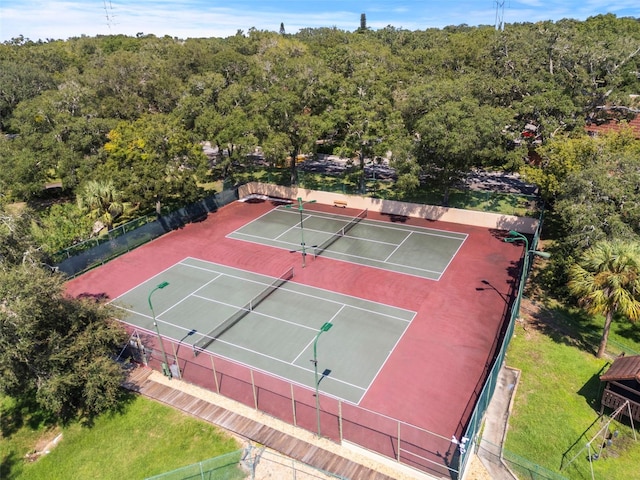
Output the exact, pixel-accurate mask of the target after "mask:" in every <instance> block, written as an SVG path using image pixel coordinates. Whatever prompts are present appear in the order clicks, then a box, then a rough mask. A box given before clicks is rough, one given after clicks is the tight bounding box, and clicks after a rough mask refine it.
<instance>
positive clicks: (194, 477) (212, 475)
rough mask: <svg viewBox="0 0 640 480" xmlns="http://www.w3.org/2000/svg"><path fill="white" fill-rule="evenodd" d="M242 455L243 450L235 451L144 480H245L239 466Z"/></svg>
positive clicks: (244, 475) (244, 472) (245, 475)
mask: <svg viewBox="0 0 640 480" xmlns="http://www.w3.org/2000/svg"><path fill="white" fill-rule="evenodd" d="M244 454H245V452H244V450H237V451H235V452H231V453H227V454H225V455H220V456H218V457H214V458H210V459H208V460H204V461H202V462H198V463H193V464H191V465H187V466H186V467H181V468H177V469H176V470H171V471H170V472H165V473H161V474H160V475H155V476H153V477H148V478H147V479H146V480H241V479H244V478H247V473H246V470H245V469H243V468H242V465H241V461H242V459H243V457H244Z"/></svg>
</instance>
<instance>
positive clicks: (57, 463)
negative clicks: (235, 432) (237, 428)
mask: <svg viewBox="0 0 640 480" xmlns="http://www.w3.org/2000/svg"><path fill="white" fill-rule="evenodd" d="M1 400H2V402H1V404H0V405H1V408H2V412H1V414H2V447H1V449H0V454H1V458H2V465H1V472H0V478H2V479H3V480H20V479H29V480H40V479H42V480H45V479H46V480H52V479H61V480H62V479H64V480H67V479H75V478H77V479H86V478H92V479H104V480H108V479H114V480H121V479H124V478H132V479H133V478H135V479H142V478H145V477H149V476H152V475H157V474H160V473H163V472H166V471H169V470H173V469H176V468H179V467H182V466H185V465H189V464H191V463H196V462H199V461H202V460H205V459H209V458H212V457H215V456H218V455H222V454H225V453H229V452H233V451H235V450H238V449H239V448H240V445H239V444H238V443H237V441H236V440H235V439H233V438H232V437H230V436H228V435H227V434H226V433H224V432H222V431H221V430H219V429H216V428H215V427H214V426H212V425H209V424H207V423H205V422H201V421H199V420H196V419H194V418H192V417H190V416H187V415H185V414H183V413H181V412H178V411H176V410H174V409H172V408H169V407H166V406H164V405H161V404H158V403H156V402H153V401H151V400H148V399H145V398H143V397H139V396H132V397H131V399H130V401H129V402H128V403H126V404H125V405H124V407H123V411H122V412H121V413H115V414H109V415H103V416H100V417H99V418H97V419H96V420H95V422H94V424H93V425H92V426H90V427H88V426H83V425H81V424H79V423H74V424H72V425H69V426H67V427H64V428H62V429H60V428H59V427H56V426H55V425H52V424H50V423H47V422H46V421H44V420H43V419H41V418H38V417H37V416H36V415H33V414H30V413H28V412H26V411H24V410H22V409H20V408H19V407H18V406H17V404H16V403H15V402H14V401H13V400H11V399H8V398H6V397H5V398H2V399H1ZM59 431H61V432H62V433H63V438H62V440H61V441H60V442H59V444H58V445H57V446H56V447H55V448H54V449H53V450H51V453H49V454H48V455H44V456H42V457H40V458H39V459H38V460H36V461H35V462H31V463H30V462H26V461H25V455H26V454H27V453H29V452H32V451H34V449H35V446H36V444H37V442H38V441H39V440H41V439H42V438H46V437H48V438H51V437H53V436H55V434H56V433H58V432H59Z"/></svg>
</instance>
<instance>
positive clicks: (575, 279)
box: [568, 241, 640, 358]
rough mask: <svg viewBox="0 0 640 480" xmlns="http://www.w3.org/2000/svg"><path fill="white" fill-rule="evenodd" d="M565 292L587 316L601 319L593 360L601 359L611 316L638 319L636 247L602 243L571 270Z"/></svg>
mask: <svg viewBox="0 0 640 480" xmlns="http://www.w3.org/2000/svg"><path fill="white" fill-rule="evenodd" d="M569 275H570V279H571V280H570V281H569V285H568V286H569V290H570V291H571V292H572V293H573V294H574V295H576V296H577V297H578V298H579V301H580V303H581V304H582V305H583V306H584V307H585V308H586V309H587V311H588V312H589V313H592V314H598V315H604V317H605V322H604V328H603V330H602V337H601V338H600V344H599V346H598V352H597V354H596V355H597V356H598V357H599V358H601V357H603V356H604V354H605V351H606V348H607V341H608V338H609V331H610V330H611V323H612V322H613V318H614V315H616V314H621V315H624V316H626V317H627V318H629V320H631V321H636V320H637V319H638V318H639V317H640V244H639V243H635V242H634V243H625V242H621V241H602V242H599V243H597V244H596V245H594V246H593V247H591V248H590V249H588V250H586V251H585V252H584V254H583V256H582V258H581V260H580V261H579V262H578V263H576V264H575V265H574V266H573V267H571V269H570V272H569Z"/></svg>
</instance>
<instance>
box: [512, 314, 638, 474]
mask: <svg viewBox="0 0 640 480" xmlns="http://www.w3.org/2000/svg"><path fill="white" fill-rule="evenodd" d="M525 311H526V310H525ZM528 320H529V321H527V322H526V323H518V324H517V326H516V330H515V336H514V338H513V340H512V342H511V345H510V347H509V351H508V354H507V364H508V365H509V366H511V367H515V368H518V369H520V370H521V371H522V375H521V378H520V382H519V384H518V390H517V392H516V397H515V402H514V407H513V411H512V415H511V417H510V420H509V433H508V436H507V442H506V446H505V448H506V449H507V450H508V451H510V452H513V453H515V454H516V455H518V456H521V457H524V458H526V459H527V460H530V461H532V462H534V463H536V464H538V465H541V466H543V467H545V468H547V469H549V470H551V471H554V472H559V473H560V474H562V475H564V476H565V477H567V478H570V479H581V478H585V479H590V478H591V471H590V465H589V461H588V450H584V451H582V452H580V450H581V449H583V447H585V445H586V444H587V442H589V441H590V440H591V439H592V437H593V436H594V435H595V434H596V433H597V432H598V430H600V428H601V427H603V426H604V422H601V421H596V420H597V419H598V414H599V409H600V395H601V392H602V388H603V387H602V385H601V383H600V381H599V378H598V377H599V375H600V374H601V373H603V372H604V371H605V370H606V368H607V367H608V360H607V359H598V358H596V357H595V355H594V351H595V349H596V346H597V343H598V341H599V338H600V333H601V331H602V330H601V329H602V319H601V318H592V317H588V316H586V315H584V314H583V313H581V312H580V311H578V310H573V309H567V308H564V307H562V306H561V305H559V304H557V303H552V304H551V305H549V306H547V308H543V309H542V313H541V314H534V315H533V318H532V319H531V318H529V319H528ZM530 320H533V322H531V321H530ZM611 338H612V340H613V342H615V343H613V342H612V345H613V348H612V349H611V350H612V353H613V354H618V353H620V348H621V345H622V344H624V345H627V346H628V348H625V349H626V350H628V351H640V343H639V339H640V325H638V324H630V323H628V322H624V321H622V320H619V321H618V322H617V323H616V324H614V326H613V331H612V333H611ZM607 413H610V412H607ZM607 418H608V417H604V419H605V420H604V421H606V419H607ZM594 421H595V422H596V423H594ZM615 429H618V430H619V431H620V436H619V437H618V438H617V439H616V440H615V441H614V443H613V445H612V446H610V447H607V448H605V449H604V450H603V455H602V457H601V458H600V459H599V460H598V461H596V462H593V470H594V475H595V478H612V479H613V478H624V479H629V480H632V479H640V469H638V465H640V425H636V433H637V434H638V439H639V441H638V442H635V441H634V439H633V432H632V430H631V429H630V428H629V422H628V421H627V420H626V419H625V420H623V422H622V423H619V422H613V423H612V424H611V426H610V431H611V432H613V431H614V430H615ZM596 443H597V442H594V443H593V448H594V451H595V450H597V449H599V445H596ZM576 455H578V456H577V458H576V459H575V460H574V461H573V463H571V465H569V466H566V465H567V464H568V463H569V461H570V460H571V459H572V458H574V457H575V456H576ZM563 463H564V465H565V468H564V469H562V470H561V469H560V466H561V465H562V464H563ZM523 478H525V477H523ZM531 478H535V477H531Z"/></svg>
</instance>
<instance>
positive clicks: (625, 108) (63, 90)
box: [0, 14, 640, 251]
mask: <svg viewBox="0 0 640 480" xmlns="http://www.w3.org/2000/svg"><path fill="white" fill-rule="evenodd" d="M639 50H640V22H639V21H638V20H637V19H633V18H617V17H616V16H615V15H611V14H609V15H601V16H597V17H593V18H589V19H587V20H586V21H576V20H562V21H557V22H551V21H549V22H538V23H522V24H509V25H507V26H506V28H505V29H504V30H502V31H498V30H496V29H494V28H492V27H489V26H480V27H470V26H466V25H460V26H450V27H446V28H442V29H428V30H422V31H408V30H403V29H399V28H394V27H391V26H389V27H386V28H383V29H380V30H369V29H366V28H360V29H358V30H357V31H356V32H346V31H342V30H338V29H336V28H318V29H303V30H301V31H299V32H298V33H296V34H293V35H289V34H286V33H284V29H283V28H281V30H280V32H270V31H259V30H255V29H251V30H249V31H248V32H246V33H244V32H242V31H238V33H237V34H236V35H234V36H231V37H228V38H190V39H178V38H172V37H168V36H167V37H162V38H159V37H155V36H153V35H145V34H143V33H140V34H138V35H137V36H136V37H127V36H122V35H113V36H98V37H85V36H83V37H79V38H71V39H68V40H66V41H59V40H55V41H54V40H50V41H49V40H48V41H31V40H29V39H25V38H22V37H21V38H15V39H13V40H12V41H8V42H5V43H3V44H2V45H0V128H1V130H2V133H3V135H2V138H1V139H0V192H1V196H0V198H1V200H0V202H2V203H5V204H7V203H10V202H31V203H32V202H33V201H34V200H37V199H38V198H39V197H41V196H42V195H43V187H44V186H45V185H46V184H48V183H60V184H61V185H62V190H63V194H64V196H65V198H68V199H73V201H72V202H67V203H56V204H55V205H54V206H53V207H51V208H49V209H47V210H46V212H44V211H43V212H41V213H40V214H34V215H36V217H37V221H36V222H35V224H36V227H37V228H36V231H38V229H39V231H41V232H42V231H46V232H47V235H46V236H45V235H41V238H42V239H43V241H44V240H45V237H46V242H45V243H47V245H46V249H48V250H51V251H53V250H56V249H58V248H61V247H64V246H66V245H65V243H66V244H68V243H69V241H70V240H77V239H80V238H82V237H83V236H86V235H89V234H91V231H92V227H93V225H94V222H95V220H96V218H100V219H101V220H102V222H103V223H104V224H105V225H106V226H109V225H110V224H112V222H113V220H114V219H115V218H117V217H118V216H120V215H122V213H123V212H124V211H126V210H127V209H128V208H129V209H131V208H139V209H141V210H144V211H148V210H149V209H153V208H155V209H160V208H161V206H162V205H164V204H166V203H171V202H174V203H175V202H178V203H180V204H185V203H188V202H191V201H194V200H196V199H198V198H200V197H201V196H202V195H203V191H202V186H203V185H205V184H207V182H211V181H212V180H215V179H216V178H215V177H220V176H223V177H228V176H229V175H232V174H233V171H234V169H237V168H239V167H241V166H242V165H243V164H244V163H246V162H248V161H249V159H248V157H247V154H249V153H252V152H255V151H257V150H259V151H260V152H261V154H262V155H263V156H264V159H265V160H266V161H267V162H268V163H269V164H270V165H273V166H278V165H284V164H286V162H287V159H295V158H297V157H298V156H299V155H301V154H314V153H317V152H323V153H333V154H337V155H340V156H342V157H347V158H352V159H354V163H355V165H356V166H359V167H360V169H361V170H362V171H363V167H364V163H365V160H372V159H376V158H378V159H380V158H385V159H388V160H389V162H390V164H391V166H392V167H393V168H395V171H396V173H397V180H396V185H395V188H396V189H397V190H398V191H399V192H411V191H413V190H415V189H417V188H419V187H421V186H424V185H427V186H432V187H437V188H438V189H440V190H441V191H442V192H443V204H446V203H447V192H448V189H449V188H450V187H452V186H454V185H456V184H458V183H459V181H460V179H461V178H462V177H464V175H465V174H466V173H467V172H469V171H470V170H471V169H474V168H489V169H498V170H508V171H521V172H523V173H525V174H526V175H527V178H529V179H531V180H532V181H535V183H537V184H539V185H540V186H541V193H542V195H543V196H544V198H545V200H547V201H548V202H549V203H550V204H551V205H562V201H563V199H564V197H563V195H564V193H565V192H566V191H567V188H568V187H571V188H572V189H573V190H574V191H572V197H571V198H575V196H576V192H575V189H577V188H579V184H580V183H579V182H577V181H575V180H572V181H571V182H570V183H569V184H568V185H566V186H565V185H564V183H563V182H565V181H566V177H567V175H569V174H570V173H572V172H578V173H582V172H583V171H584V170H587V167H589V168H591V169H597V165H596V166H593V165H590V164H589V165H587V164H585V162H588V161H589V160H587V158H586V157H589V155H591V156H592V157H593V156H601V151H602V148H603V147H598V148H597V149H596V152H591V153H589V154H587V153H585V152H586V150H588V149H589V148H591V147H587V145H592V143H585V144H584V146H583V147H580V146H579V144H580V142H583V141H586V140H585V139H581V137H582V136H583V127H584V125H585V123H586V122H587V121H600V120H602V119H604V118H608V117H611V116H614V117H616V118H619V119H623V120H624V119H629V118H632V116H633V115H634V114H635V113H636V112H637V111H638V110H637V108H638V104H637V102H636V100H635V97H634V96H633V95H635V94H638V93H640V88H639V86H640V85H639V77H640V73H639V72H640V62H639V58H640V55H639ZM622 137H624V135H623V136H622ZM622 137H621V138H622ZM625 138H626V137H625ZM205 141H206V142H210V143H211V144H212V145H213V146H214V147H218V148H219V151H224V152H225V153H226V155H225V156H224V157H222V158H221V159H220V161H219V162H218V163H217V165H216V170H213V169H212V168H211V165H210V163H209V161H208V159H207V158H206V157H205V155H204V154H203V152H202V142H205ZM567 142H573V144H572V145H573V147H572V148H573V150H571V152H568V151H567V150H569V149H570V147H569V146H568V145H569V144H568V143H567ZM601 142H605V144H607V145H608V143H607V142H609V143H611V142H613V141H612V140H611V141H604V140H601ZM616 142H617V143H616ZM614 143H616V145H618V147H616V148H618V150H619V151H620V150H623V151H625V152H626V150H625V149H627V150H628V149H633V148H635V147H633V145H634V142H633V141H631V139H630V138H627V139H626V140H616V141H615V142H614ZM620 144H624V145H625V146H624V147H622V146H620ZM580 148H582V150H580ZM585 149H586V150H585ZM533 150H535V151H536V154H537V155H536V157H535V158H536V159H538V161H537V163H535V164H533V165H532V164H530V162H529V161H528V159H529V158H530V153H531V152H532V151H533ZM580 155H582V157H580ZM585 155H586V156H585ZM612 155H613V154H612ZM616 155H617V157H616V158H618V157H619V156H620V155H618V154H616ZM624 156H625V158H627V153H625V154H624ZM583 157H584V158H583ZM589 158H591V157H589ZM618 160H619V158H618ZM563 162H564V163H563ZM291 165H292V167H293V166H294V165H295V162H291ZM625 168H627V170H633V168H631V167H625ZM626 175H628V171H627V173H626ZM290 177H291V183H292V184H294V183H295V182H296V170H295V168H291V172H290ZM626 178H628V177H626ZM362 182H364V175H362ZM625 195H627V194H625ZM634 195H635V194H634ZM634 198H635V197H634ZM624 201H625V202H626V203H625V205H626V206H627V207H626V208H628V205H629V197H628V195H627V197H625V200H624ZM634 201H635V200H634ZM583 204H584V203H583ZM634 208H635V207H634ZM625 214H626V213H625ZM585 215H587V214H585ZM571 218H575V215H574V214H572V215H571ZM635 220H637V218H636V216H635V214H634V216H633V219H632V220H631V221H628V219H626V220H624V221H622V220H621V221H620V222H618V227H620V225H622V226H624V228H623V230H625V229H626V230H627V231H632V232H633V233H634V234H635V233H637V232H638V231H640V229H639V227H638V226H637V225H633V221H635ZM572 222H573V223H575V220H572ZM596 223H597V222H596ZM609 227H610V226H609ZM609 227H608V226H607V225H604V226H597V227H594V228H593V230H594V231H596V234H593V233H589V236H588V238H584V232H585V231H587V230H585V225H584V224H579V225H577V226H576V227H575V228H576V232H573V233H572V232H569V233H568V235H569V236H571V235H573V234H574V233H575V234H576V235H577V238H574V239H573V240H572V242H573V244H574V245H581V244H585V242H586V244H588V243H589V242H590V241H591V240H593V238H594V235H596V236H597V235H598V234H599V233H598V232H600V231H601V233H602V235H603V236H608V235H610V234H611V232H610V231H607V228H609ZM620 228H622V227H620ZM60 230H62V231H63V232H62V233H61V234H60V235H59V236H58V235H57V234H54V232H58V231H60ZM581 230H582V231H583V234H580V231H581ZM581 235H582V236H581Z"/></svg>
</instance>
